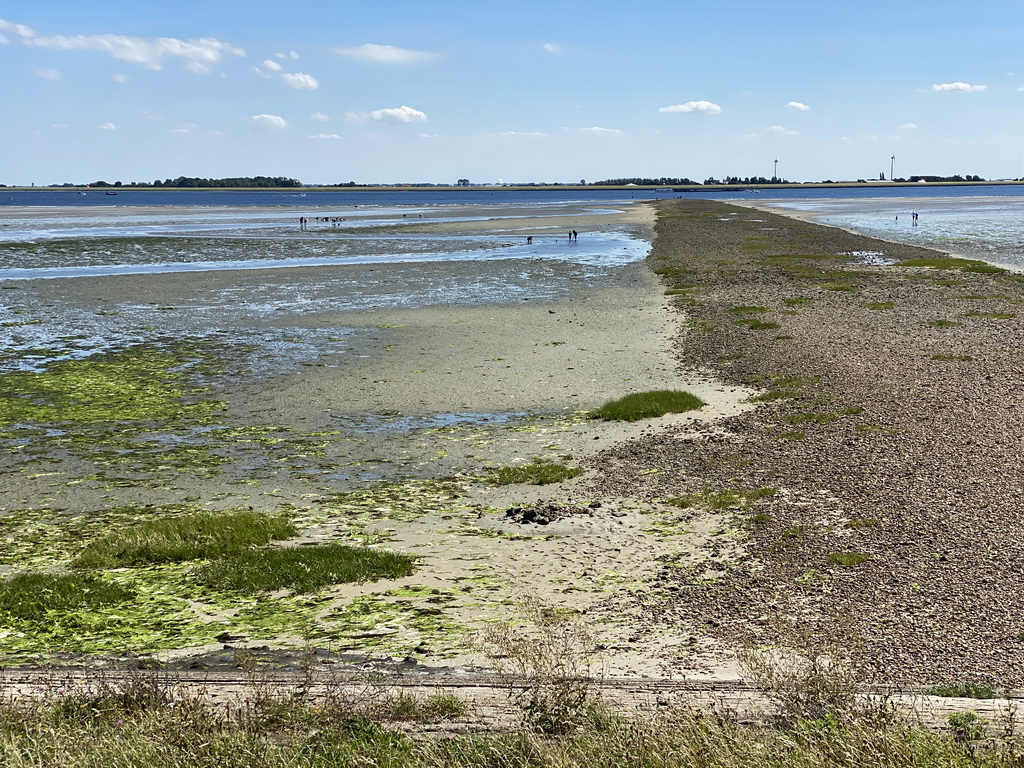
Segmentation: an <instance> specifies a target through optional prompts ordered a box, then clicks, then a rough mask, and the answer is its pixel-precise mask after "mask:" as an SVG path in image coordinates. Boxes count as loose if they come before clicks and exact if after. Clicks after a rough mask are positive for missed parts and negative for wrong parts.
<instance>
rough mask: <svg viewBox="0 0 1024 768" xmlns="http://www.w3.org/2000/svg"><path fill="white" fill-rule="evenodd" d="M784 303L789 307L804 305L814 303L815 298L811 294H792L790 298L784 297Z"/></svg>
mask: <svg viewBox="0 0 1024 768" xmlns="http://www.w3.org/2000/svg"><path fill="white" fill-rule="evenodd" d="M782 303H783V304H785V305H786V306H787V307H803V306H805V305H807V304H813V303H814V299H812V298H811V297H810V296H791V297H790V298H788V299H783V300H782Z"/></svg>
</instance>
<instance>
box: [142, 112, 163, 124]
mask: <svg viewBox="0 0 1024 768" xmlns="http://www.w3.org/2000/svg"><path fill="white" fill-rule="evenodd" d="M136 117H137V118H139V120H152V121H154V122H157V123H159V122H162V121H164V120H166V119H167V117H166V116H165V115H161V114H160V113H159V112H139V113H138V114H137V115H136Z"/></svg>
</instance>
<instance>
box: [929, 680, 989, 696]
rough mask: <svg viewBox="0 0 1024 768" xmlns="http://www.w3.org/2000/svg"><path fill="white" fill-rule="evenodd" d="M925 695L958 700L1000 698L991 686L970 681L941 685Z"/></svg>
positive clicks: (930, 689) (933, 687)
mask: <svg viewBox="0 0 1024 768" xmlns="http://www.w3.org/2000/svg"><path fill="white" fill-rule="evenodd" d="M925 695H926V696H946V697H949V698H957V699H995V698H998V697H999V694H998V693H996V690H995V688H993V687H992V686H991V685H988V684H986V683H975V682H970V681H968V682H949V683H941V684H939V685H935V686H932V687H931V688H929V689H928V690H926V691H925Z"/></svg>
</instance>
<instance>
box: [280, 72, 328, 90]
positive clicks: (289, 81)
mask: <svg viewBox="0 0 1024 768" xmlns="http://www.w3.org/2000/svg"><path fill="white" fill-rule="evenodd" d="M281 79H282V80H284V82H285V85H287V86H288V87H289V88H294V89H296V90H298V91H315V90H316V89H317V88H319V87H320V82H319V81H318V80H317V79H316V78H315V77H313V76H312V75H307V74H305V73H303V72H294V73H287V72H286V73H285V74H283V75H281Z"/></svg>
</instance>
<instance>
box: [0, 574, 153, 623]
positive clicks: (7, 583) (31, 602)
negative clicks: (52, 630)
mask: <svg viewBox="0 0 1024 768" xmlns="http://www.w3.org/2000/svg"><path fill="white" fill-rule="evenodd" d="M133 597H135V590H133V589H130V588H128V587H126V586H123V585H120V584H112V583H111V582H109V581H106V580H105V579H103V578H100V577H99V576H96V575H94V574H87V573H21V574H18V575H16V576H12V577H11V578H9V579H5V580H3V581H0V617H9V618H14V619H22V620H28V621H40V620H42V619H44V618H46V616H47V615H48V614H51V613H54V612H66V611H76V610H81V609H83V608H99V607H102V606H105V605H117V604H118V603H123V602H125V601H127V600H130V599H132V598H133Z"/></svg>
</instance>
